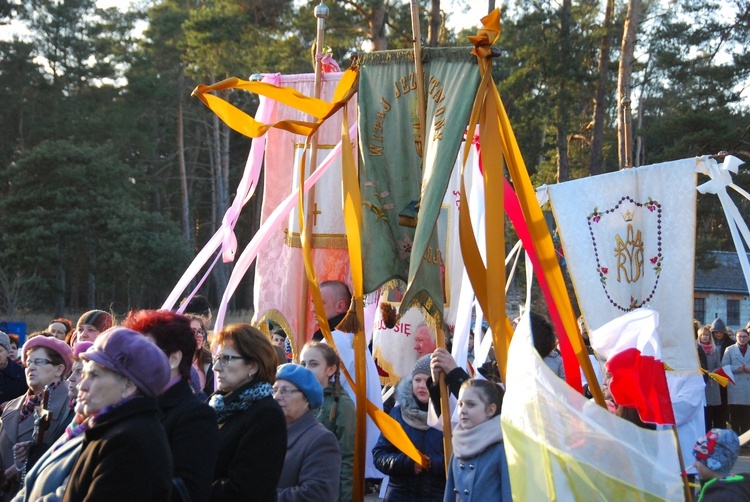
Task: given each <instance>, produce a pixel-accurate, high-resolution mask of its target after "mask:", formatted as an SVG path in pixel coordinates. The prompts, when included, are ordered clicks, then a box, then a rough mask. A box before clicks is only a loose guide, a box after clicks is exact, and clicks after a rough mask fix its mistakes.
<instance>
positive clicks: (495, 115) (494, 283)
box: [459, 9, 604, 406]
mask: <svg viewBox="0 0 750 502" xmlns="http://www.w3.org/2000/svg"><path fill="white" fill-rule="evenodd" d="M482 24H483V26H484V29H482V30H479V31H478V33H477V35H476V36H474V37H470V40H471V41H472V43H474V51H472V53H474V54H476V55H477V56H480V55H481V56H483V57H482V58H480V59H479V65H480V71H482V72H483V73H482V82H481V83H480V86H479V90H478V92H477V97H476V100H475V102H474V109H473V110H472V114H471V121H470V122H469V125H470V126H473V125H474V124H476V123H477V118H478V119H479V127H480V133H479V134H480V141H481V145H482V162H483V164H482V165H483V168H484V180H485V193H486V194H487V203H486V204H487V206H486V207H487V215H486V217H487V229H488V231H489V230H490V229H491V228H492V227H491V224H493V225H497V223H491V220H490V215H493V214H503V213H502V211H503V205H502V198H500V197H497V194H500V193H502V191H503V186H502V184H503V180H502V172H503V171H502V164H501V161H500V159H501V158H504V159H505V162H506V163H507V168H508V172H509V174H510V177H511V180H512V181H513V185H514V188H515V189H516V193H517V195H518V201H519V203H520V206H521V210H522V212H523V215H524V219H525V220H526V225H527V226H528V228H529V231H530V234H531V237H532V239H533V241H534V244H535V247H536V251H537V254H538V256H539V261H540V263H541V268H542V270H541V273H543V274H544V276H545V278H546V280H547V283H548V284H549V288H550V293H551V295H552V298H553V300H554V302H555V305H556V306H557V309H558V312H559V313H560V317H561V319H562V322H563V326H564V328H565V335H566V336H568V338H569V339H570V342H571V345H572V347H573V350H574V352H575V354H576V357H577V358H578V362H579V364H580V365H581V368H583V371H584V374H585V375H586V379H587V380H588V381H589V384H590V389H591V392H592V394H593V395H594V398H595V400H596V402H597V403H599V404H600V405H602V406H604V396H603V394H602V392H601V389H600V388H599V386H598V385H597V383H596V382H597V380H596V376H595V375H594V370H593V367H592V366H591V361H590V360H589V358H588V353H587V351H586V348H585V346H584V344H583V338H581V334H580V332H579V331H578V325H577V323H576V319H575V315H574V314H573V307H572V305H571V303H570V298H569V297H568V292H567V289H566V288H565V282H564V280H563V276H562V272H561V270H560V265H559V263H558V261H557V256H556V253H555V248H554V245H553V243H552V237H551V236H550V234H549V229H548V228H547V223H546V221H545V220H544V215H543V214H542V210H541V208H540V207H539V203H538V202H537V199H536V194H535V191H534V187H533V186H532V184H531V179H530V178H529V174H528V171H527V169H526V165H525V163H524V161H523V157H522V156H521V151H520V149H519V147H518V143H517V141H516V138H515V134H514V133H513V129H512V127H511V125H510V120H509V119H508V115H507V113H506V111H505V107H504V106H503V103H502V100H501V99H500V94H499V93H498V91H497V87H496V86H495V83H494V81H493V80H492V72H491V68H492V61H491V59H490V57H489V56H491V46H492V43H494V42H495V41H497V38H498V37H499V36H500V31H501V30H500V10H499V9H495V10H494V11H493V12H492V13H491V14H489V15H487V16H485V17H484V18H482ZM467 156H468V152H464V164H465V163H466V158H467ZM462 172H463V169H462ZM461 200H462V202H463V201H465V200H466V199H465V187H464V184H463V176H462V185H461ZM493 200H494V202H495V204H494V205H493V204H492V201H493ZM498 200H499V201H500V203H499V209H498V203H497V202H498ZM464 212H466V211H461V212H459V218H461V219H460V220H459V221H460V222H461V224H462V225H465V224H466V222H468V223H469V225H470V223H471V221H470V219H469V218H468V215H464V214H461V213H464ZM496 220H497V218H496V219H495V221H496ZM500 228H501V229H502V227H500ZM469 229H470V226H469V227H467V228H466V229H465V230H464V231H463V232H460V238H461V251H462V253H464V261H465V262H467V264H466V270H467V274H468V275H469V278H470V279H471V281H472V284H473V285H474V291H475V293H476V295H477V300H478V301H479V302H480V305H481V306H482V309H483V310H484V311H485V312H487V310H486V308H489V312H490V314H489V315H488V322H489V323H490V326H491V327H492V330H493V334H494V337H495V355H496V356H497V362H498V368H499V370H500V374H501V378H502V379H503V381H505V368H506V361H507V347H508V345H509V342H510V337H511V331H510V330H508V327H509V326H508V324H509V323H508V322H507V317H506V322H505V323H502V317H505V316H504V311H505V301H504V300H505V295H504V289H503V287H502V284H504V277H505V276H504V265H503V267H502V270H503V275H502V280H500V279H499V278H500V274H499V271H500V269H501V267H500V266H499V265H498V266H495V267H493V263H496V261H495V260H496V258H493V257H492V255H491V252H492V251H493V250H498V251H500V252H503V253H504V250H505V249H504V242H503V236H502V235H500V236H498V237H496V238H495V239H494V240H491V239H490V234H489V233H488V236H487V269H486V280H484V281H482V280H481V279H479V280H478V283H475V282H474V281H475V278H476V275H478V274H481V272H482V270H483V268H484V267H483V265H482V263H481V255H479V251H478V249H477V247H476V242H474V239H473V234H472V235H469ZM495 232H497V233H500V234H502V232H500V231H498V230H496V229H495ZM472 242H473V244H472ZM464 246H466V250H464ZM478 256H479V261H477V257H478ZM469 260H473V261H475V263H472V264H469V263H468V261H469ZM503 264H504V262H503ZM472 275H474V276H475V278H472ZM477 284H479V286H480V287H479V288H478V287H477ZM482 287H483V288H484V291H486V293H484V298H482V297H481V296H480V292H479V291H478V289H481V288H482ZM500 291H502V293H500ZM501 300H502V303H499V302H500V301H501ZM482 302H484V303H485V304H486V305H487V307H485V306H484V305H482ZM501 312H502V314H501ZM491 316H492V317H491ZM497 328H500V329H497ZM503 331H506V332H507V336H505V333H504V332H503Z"/></svg>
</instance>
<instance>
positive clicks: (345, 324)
mask: <svg viewBox="0 0 750 502" xmlns="http://www.w3.org/2000/svg"><path fill="white" fill-rule="evenodd" d="M336 329H337V330H339V331H343V332H344V333H357V332H359V331H362V330H363V329H364V326H363V325H362V321H361V320H360V319H359V316H358V315H357V307H356V302H355V301H354V296H352V301H351V302H350V303H349V310H347V311H346V315H345V316H344V318H343V319H341V322H340V323H339V324H338V326H336Z"/></svg>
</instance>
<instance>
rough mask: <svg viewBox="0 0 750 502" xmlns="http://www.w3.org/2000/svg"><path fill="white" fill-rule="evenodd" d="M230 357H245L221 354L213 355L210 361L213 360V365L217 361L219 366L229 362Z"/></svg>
mask: <svg viewBox="0 0 750 502" xmlns="http://www.w3.org/2000/svg"><path fill="white" fill-rule="evenodd" d="M232 359H245V358H244V357H242V356H230V355H229V354H221V355H218V356H214V358H213V359H211V361H212V362H213V364H214V365H216V364H217V363H218V364H219V366H226V365H227V364H229V362H230V361H231V360H232Z"/></svg>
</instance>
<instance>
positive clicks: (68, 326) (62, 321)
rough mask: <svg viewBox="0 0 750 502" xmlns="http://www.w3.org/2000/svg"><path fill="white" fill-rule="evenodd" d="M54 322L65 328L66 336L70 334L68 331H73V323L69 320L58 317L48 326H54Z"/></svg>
mask: <svg viewBox="0 0 750 502" xmlns="http://www.w3.org/2000/svg"><path fill="white" fill-rule="evenodd" d="M56 322H59V323H60V324H62V325H63V326H65V334H66V335H67V334H68V333H70V331H71V330H72V329H73V322H72V321H71V320H70V319H65V318H64V317H58V318H57V319H53V320H51V321H50V322H49V323H50V324H55V323H56Z"/></svg>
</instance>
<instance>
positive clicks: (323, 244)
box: [284, 229, 348, 249]
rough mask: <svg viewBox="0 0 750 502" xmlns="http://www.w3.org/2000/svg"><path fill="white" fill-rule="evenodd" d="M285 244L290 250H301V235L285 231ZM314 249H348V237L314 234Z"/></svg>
mask: <svg viewBox="0 0 750 502" xmlns="http://www.w3.org/2000/svg"><path fill="white" fill-rule="evenodd" d="M284 233H285V234H286V236H285V237H284V244H286V245H287V246H289V247H290V248H301V247H302V242H301V241H300V237H299V233H297V232H290V231H289V229H286V230H284ZM312 247H313V248H314V249H348V246H347V242H346V235H344V234H313V235H312Z"/></svg>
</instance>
